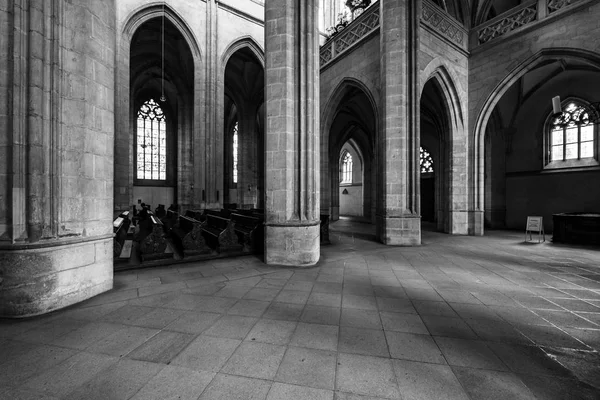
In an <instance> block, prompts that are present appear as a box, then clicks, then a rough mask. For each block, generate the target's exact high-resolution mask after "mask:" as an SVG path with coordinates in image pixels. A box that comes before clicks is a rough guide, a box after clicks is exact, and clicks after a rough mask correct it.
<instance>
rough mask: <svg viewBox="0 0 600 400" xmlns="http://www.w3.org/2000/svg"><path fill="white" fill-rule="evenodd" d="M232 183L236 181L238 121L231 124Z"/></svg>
mask: <svg viewBox="0 0 600 400" xmlns="http://www.w3.org/2000/svg"><path fill="white" fill-rule="evenodd" d="M232 147H233V148H232V151H233V157H232V158H233V183H237V181H238V123H237V122H236V123H235V125H234V126H233V146H232Z"/></svg>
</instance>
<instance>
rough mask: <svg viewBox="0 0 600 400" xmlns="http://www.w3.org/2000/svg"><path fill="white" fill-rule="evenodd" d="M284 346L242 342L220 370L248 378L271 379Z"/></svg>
mask: <svg viewBox="0 0 600 400" xmlns="http://www.w3.org/2000/svg"><path fill="white" fill-rule="evenodd" d="M285 349H286V348H285V347H284V346H276V345H272V344H267V343H256V342H243V343H242V344H241V345H240V346H239V347H238V348H237V349H236V350H235V352H234V353H233V354H232V355H231V357H230V358H229V360H228V361H227V363H226V364H225V365H224V366H223V368H221V372H222V373H225V374H229V375H241V376H247V377H250V378H260V379H268V380H272V379H273V377H274V376H275V374H276V373H277V369H278V368H279V364H280V363H281V360H282V359H283V355H284V353H285Z"/></svg>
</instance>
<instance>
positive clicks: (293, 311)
mask: <svg viewBox="0 0 600 400" xmlns="http://www.w3.org/2000/svg"><path fill="white" fill-rule="evenodd" d="M303 309H304V305H303V304H289V303H277V302H273V303H271V305H270V306H269V308H267V311H266V312H265V313H264V314H263V318H269V319H280V320H285V321H298V320H299V319H300V315H301V314H302V310H303Z"/></svg>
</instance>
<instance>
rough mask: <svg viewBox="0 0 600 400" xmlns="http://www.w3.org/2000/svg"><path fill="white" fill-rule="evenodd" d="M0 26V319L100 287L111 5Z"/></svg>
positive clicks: (109, 140)
mask: <svg viewBox="0 0 600 400" xmlns="http://www.w3.org/2000/svg"><path fill="white" fill-rule="evenodd" d="M0 21H2V22H7V24H5V23H2V24H1V26H2V28H0V29H2V30H4V29H6V28H5V27H9V29H12V35H8V34H7V35H5V33H7V32H2V34H1V35H0V37H1V38H2V39H0V54H3V55H4V57H2V59H3V61H2V63H1V64H0V70H4V71H3V72H5V73H0V90H1V91H2V92H1V93H0V99H1V101H2V102H6V103H5V104H2V105H1V106H0V131H1V134H0V138H1V142H0V145H1V147H0V149H1V150H2V153H3V154H2V156H1V157H0V177H1V179H2V182H1V183H2V184H0V187H2V190H3V192H2V193H0V316H8V317H24V316H30V315H36V314H42V313H45V312H48V311H52V310H55V309H58V308H62V307H65V306H68V305H70V304H73V303H75V302H78V301H82V300H85V299H87V298H89V297H92V296H94V295H96V294H99V293H101V292H103V291H106V290H109V289H111V288H112V283H113V261H112V258H113V254H112V248H113V245H112V244H113V232H112V208H113V204H112V203H113V140H114V46H115V7H114V0H69V1H65V0H48V1H43V2H41V1H30V0H15V1H12V2H8V3H7V2H3V3H2V5H0ZM3 114H4V115H3ZM5 188H6V190H5Z"/></svg>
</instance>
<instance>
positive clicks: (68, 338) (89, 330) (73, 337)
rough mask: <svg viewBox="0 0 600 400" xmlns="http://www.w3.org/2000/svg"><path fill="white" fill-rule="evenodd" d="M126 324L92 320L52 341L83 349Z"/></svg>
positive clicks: (57, 344) (59, 344)
mask: <svg viewBox="0 0 600 400" xmlns="http://www.w3.org/2000/svg"><path fill="white" fill-rule="evenodd" d="M125 327H126V326H125V325H121V324H114V323H110V322H90V323H89V324H87V325H84V326H83V327H81V328H79V329H76V330H74V331H71V332H69V333H67V334H65V335H62V336H59V337H58V338H56V339H54V340H53V341H52V343H51V344H52V345H54V346H60V347H68V348H70V349H77V350H83V349H85V348H87V347H89V346H91V345H92V344H94V343H96V342H98V341H99V340H102V339H103V338H105V337H107V336H110V335H112V334H114V333H117V332H119V331H120V330H122V329H123V328H125Z"/></svg>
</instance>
